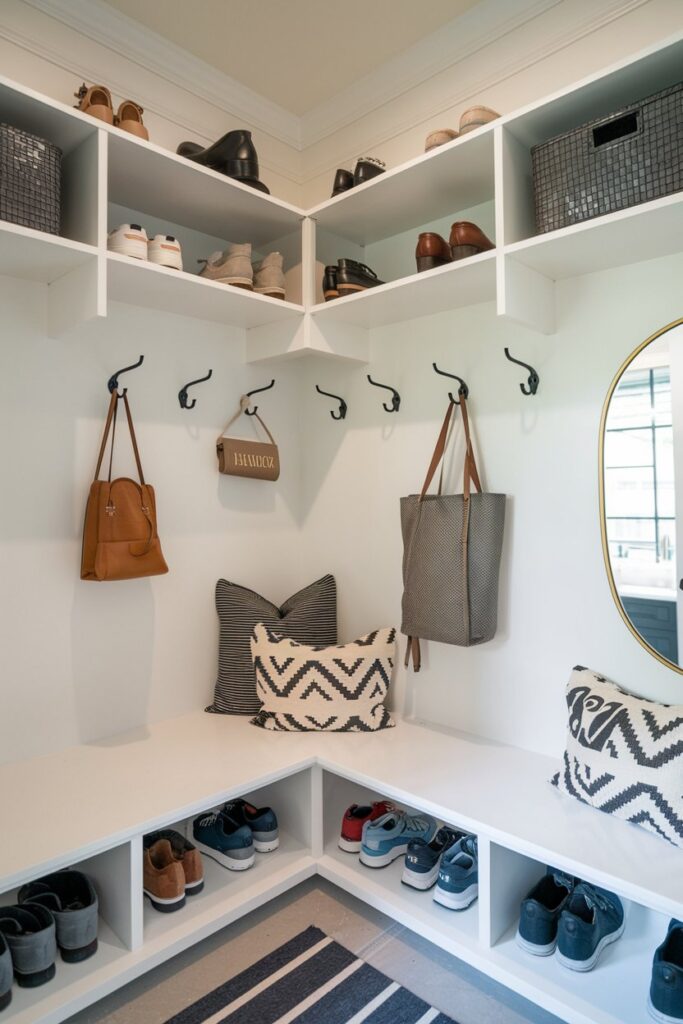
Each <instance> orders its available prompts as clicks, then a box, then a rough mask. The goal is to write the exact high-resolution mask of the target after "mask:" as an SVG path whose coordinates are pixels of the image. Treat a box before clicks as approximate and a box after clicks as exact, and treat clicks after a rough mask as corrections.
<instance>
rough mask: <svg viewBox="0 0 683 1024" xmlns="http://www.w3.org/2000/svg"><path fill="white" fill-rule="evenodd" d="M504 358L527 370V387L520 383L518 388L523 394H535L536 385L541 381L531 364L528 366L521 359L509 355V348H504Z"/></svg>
mask: <svg viewBox="0 0 683 1024" xmlns="http://www.w3.org/2000/svg"><path fill="white" fill-rule="evenodd" d="M505 358H506V359H509V360H510V362H511V363H517V366H523V367H524V369H525V370H528V371H529V380H528V381H527V383H528V385H529V386H528V387H527V385H526V384H520V385H519V390H520V391H521V392H522V394H523V395H535V394H536V392H537V391H538V385H539V384H540V383H541V378H540V377H539V376H538V374H537V373H536V371H535V370H534V368H533V366H529V364H528V363H523V362H522V360H521V359H515V357H514V356H511V355H510V349H509V348H506V349H505Z"/></svg>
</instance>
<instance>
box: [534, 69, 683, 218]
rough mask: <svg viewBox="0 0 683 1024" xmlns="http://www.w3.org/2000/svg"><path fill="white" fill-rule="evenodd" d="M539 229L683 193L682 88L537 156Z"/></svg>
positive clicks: (568, 136)
mask: <svg viewBox="0 0 683 1024" xmlns="http://www.w3.org/2000/svg"><path fill="white" fill-rule="evenodd" d="M531 161H532V166H533V177H534V198H535V204H536V231H537V233H538V234H541V233H543V232H545V231H554V230H555V229H556V228H564V227H566V226H567V225H568V224H577V223H579V222H580V221H583V220H589V219H590V218H591V217H599V216H600V215H601V214H604V213H613V212H614V211H615V210H623V209H625V208H626V207H628V206H635V205H636V204H637V203H646V202H648V201H649V200H651V199H657V198H659V197H660V196H666V195H670V194H671V193H672V192H678V191H679V190H680V189H681V188H683V82H681V83H679V84H678V85H674V86H671V87H670V88H668V89H663V90H662V91H661V92H658V93H655V94H654V95H653V96H648V97H647V99H644V100H641V101H640V102H638V103H634V104H632V105H631V106H628V107H623V108H622V109H621V110H618V111H616V112H615V113H614V114H610V115H609V117H602V118H599V119H597V120H595V121H589V122H588V123H587V124H583V125H581V126H580V127H579V128H574V129H572V131H569V132H565V133H564V134H563V135H558V136H556V137H555V138H554V139H549V140H548V141H547V142H543V143H541V144H540V145H538V146H534V147H533V148H532V150H531Z"/></svg>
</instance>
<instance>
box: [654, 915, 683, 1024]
mask: <svg viewBox="0 0 683 1024" xmlns="http://www.w3.org/2000/svg"><path fill="white" fill-rule="evenodd" d="M647 1008H648V1010H649V1012H650V1016H651V1017H653V1018H654V1019H655V1020H656V1021H659V1024H680V1022H681V1021H683V921H677V920H676V918H672V919H671V921H669V930H668V932H667V934H666V938H665V939H664V942H663V943H662V944H661V946H658V947H657V949H656V950H655V955H654V960H653V961H652V981H651V983H650V996H649V999H648V1001H647Z"/></svg>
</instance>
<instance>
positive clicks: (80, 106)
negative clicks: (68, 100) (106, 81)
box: [74, 82, 114, 124]
mask: <svg viewBox="0 0 683 1024" xmlns="http://www.w3.org/2000/svg"><path fill="white" fill-rule="evenodd" d="M74 96H75V97H76V99H77V100H78V101H79V102H78V103H77V104H76V109H77V110H81V111H83V113H84V114H90V116H91V117H96V118H98V120H100V121H104V122H105V123H106V124H113V123H114V108H113V105H112V102H111V93H110V92H109V89H107V87H106V85H91V86H90V88H88V86H87V85H86V84H85V82H84V83H83V85H82V86H81V87H80V89H79V90H78V92H75V93H74Z"/></svg>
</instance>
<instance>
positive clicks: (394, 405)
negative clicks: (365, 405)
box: [367, 374, 401, 412]
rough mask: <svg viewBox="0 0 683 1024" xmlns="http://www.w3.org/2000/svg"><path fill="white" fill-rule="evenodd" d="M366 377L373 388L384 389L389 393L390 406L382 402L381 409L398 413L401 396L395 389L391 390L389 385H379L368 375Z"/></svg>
mask: <svg viewBox="0 0 683 1024" xmlns="http://www.w3.org/2000/svg"><path fill="white" fill-rule="evenodd" d="M367 377H368V380H369V381H370V383H371V384H372V386H373V387H375V388H385V390H386V391H391V405H387V403H386V402H382V408H383V409H386V411H387V412H398V410H399V409H400V407H401V396H400V395H399V393H398V391H397V390H396V388H392V387H391V385H389V384H379V383H378V382H377V381H376V380H373V379H372V377H371V376H370V374H368V375H367Z"/></svg>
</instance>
